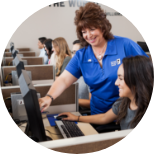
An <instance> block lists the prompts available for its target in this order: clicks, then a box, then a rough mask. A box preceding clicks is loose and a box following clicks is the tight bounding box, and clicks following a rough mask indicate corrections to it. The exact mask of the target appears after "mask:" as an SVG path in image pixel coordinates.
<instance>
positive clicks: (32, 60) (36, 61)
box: [3, 57, 44, 66]
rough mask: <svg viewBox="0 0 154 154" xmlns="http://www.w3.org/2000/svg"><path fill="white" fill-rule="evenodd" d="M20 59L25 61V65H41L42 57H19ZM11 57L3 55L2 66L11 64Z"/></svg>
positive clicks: (42, 62)
mask: <svg viewBox="0 0 154 154" xmlns="http://www.w3.org/2000/svg"><path fill="white" fill-rule="evenodd" d="M21 59H22V60H26V61H27V65H43V64H44V61H43V57H21ZM12 61H13V57H5V64H4V65H3V66H13V64H12Z"/></svg>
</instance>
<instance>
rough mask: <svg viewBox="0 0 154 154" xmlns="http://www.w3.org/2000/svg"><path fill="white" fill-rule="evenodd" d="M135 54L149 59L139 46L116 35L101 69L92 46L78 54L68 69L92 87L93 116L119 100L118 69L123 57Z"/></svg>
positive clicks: (109, 44) (108, 47) (91, 103)
mask: <svg viewBox="0 0 154 154" xmlns="http://www.w3.org/2000/svg"><path fill="white" fill-rule="evenodd" d="M136 55H145V56H147V55H146V54H145V52H144V51H143V50H142V49H141V48H140V46H139V45H138V44H136V43H135V42H133V41H132V40H130V39H128V38H123V37H119V36H114V39H112V40H109V41H108V43H107V48H106V52H105V55H104V57H103V59H102V64H103V66H102V68H101V66H100V64H99V62H98V60H97V59H96V57H95V55H94V53H93V50H92V47H91V45H89V46H88V47H87V48H82V49H80V50H78V51H77V52H76V54H75V56H74V57H73V58H72V59H71V61H70V62H69V63H68V65H67V67H66V70H67V71H68V72H70V73H71V74H72V75H73V76H74V77H76V78H79V77H80V76H83V78H84V81H85V83H86V84H87V85H88V86H89V87H90V92H91V94H92V97H91V100H90V108H91V114H92V115H93V114H99V113H105V112H107V111H108V110H109V109H110V108H111V107H112V104H113V103H114V102H115V101H116V100H117V99H118V98H119V91H118V90H119V89H118V87H117V86H115V81H116V79H117V70H118V68H119V66H120V65H121V63H122V59H123V58H124V57H127V56H136Z"/></svg>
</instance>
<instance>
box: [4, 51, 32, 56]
mask: <svg viewBox="0 0 154 154" xmlns="http://www.w3.org/2000/svg"><path fill="white" fill-rule="evenodd" d="M19 54H23V56H24V57H31V56H35V52H25V51H23V52H22V51H21V52H19ZM4 57H12V53H11V52H5V53H4Z"/></svg>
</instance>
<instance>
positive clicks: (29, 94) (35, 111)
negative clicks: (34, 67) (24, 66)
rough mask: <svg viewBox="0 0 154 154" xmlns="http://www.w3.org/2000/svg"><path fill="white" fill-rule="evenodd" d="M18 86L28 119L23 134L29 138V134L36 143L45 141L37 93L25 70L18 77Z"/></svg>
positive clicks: (46, 138)
mask: <svg viewBox="0 0 154 154" xmlns="http://www.w3.org/2000/svg"><path fill="white" fill-rule="evenodd" d="M19 85H20V90H21V94H22V97H23V100H24V104H25V108H26V112H27V117H28V126H27V127H26V131H25V133H26V134H27V135H28V136H29V132H30V134H31V136H30V137H31V138H32V139H33V140H34V141H36V142H41V141H47V140H48V137H47V136H46V135H45V129H44V125H43V121H42V116H41V111H40V107H39V102H38V98H37V92H36V90H35V88H34V86H33V84H32V82H31V81H30V79H29V77H28V75H27V72H26V71H25V70H22V73H21V75H20V77H19Z"/></svg>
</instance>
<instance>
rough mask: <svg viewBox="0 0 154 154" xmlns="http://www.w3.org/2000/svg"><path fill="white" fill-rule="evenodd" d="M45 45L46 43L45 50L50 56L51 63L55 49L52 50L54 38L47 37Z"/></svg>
mask: <svg viewBox="0 0 154 154" xmlns="http://www.w3.org/2000/svg"><path fill="white" fill-rule="evenodd" d="M43 45H44V50H45V51H46V53H45V54H46V55H47V56H48V64H50V63H51V60H50V58H51V55H52V54H53V51H52V39H47V40H45V41H44V42H43Z"/></svg>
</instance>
